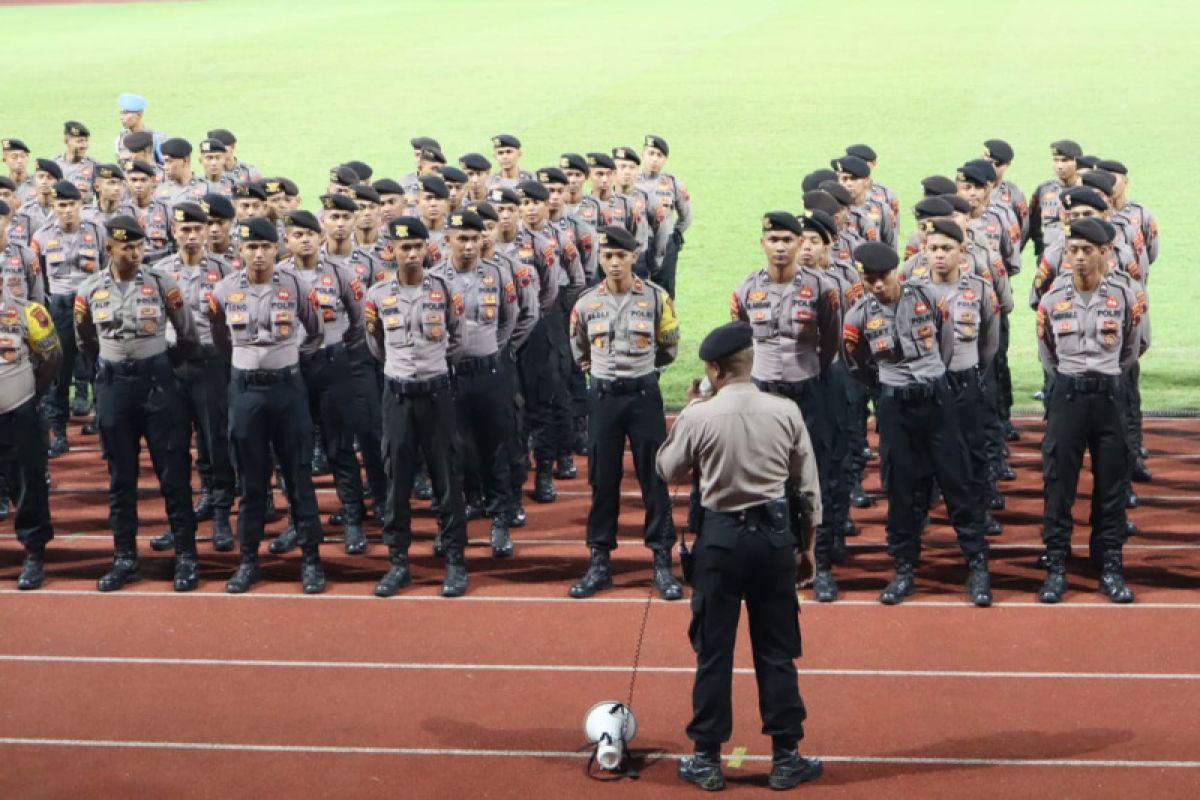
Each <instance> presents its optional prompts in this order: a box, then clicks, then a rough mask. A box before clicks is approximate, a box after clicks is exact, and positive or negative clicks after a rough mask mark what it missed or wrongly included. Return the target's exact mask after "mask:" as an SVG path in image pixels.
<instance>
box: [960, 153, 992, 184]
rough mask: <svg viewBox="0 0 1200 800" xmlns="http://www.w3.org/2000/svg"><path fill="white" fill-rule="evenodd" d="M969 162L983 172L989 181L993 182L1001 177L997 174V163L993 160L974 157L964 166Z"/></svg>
mask: <svg viewBox="0 0 1200 800" xmlns="http://www.w3.org/2000/svg"><path fill="white" fill-rule="evenodd" d="M968 164H969V165H971V166H972V167H975V168H977V169H978V170H979V171H980V172H981V173H982V174H983V176H984V177H985V178H987V179H988V183H991V182H992V181H994V180H996V178H998V177H1000V176H999V175H997V174H996V165H995V164H993V163H992V162H991V161H988V160H987V159H986V158H973V159H971V160H970V161H968V162H967V163H966V164H964V165H963V166H967V165H968Z"/></svg>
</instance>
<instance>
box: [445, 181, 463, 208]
mask: <svg viewBox="0 0 1200 800" xmlns="http://www.w3.org/2000/svg"><path fill="white" fill-rule="evenodd" d="M464 186H466V184H465V183H451V182H447V183H446V188H447V189H448V190H449V191H450V200H449V203H450V207H451V208H458V206H459V204H460V203H461V202H462V200H461V198H462V193H463V187H464Z"/></svg>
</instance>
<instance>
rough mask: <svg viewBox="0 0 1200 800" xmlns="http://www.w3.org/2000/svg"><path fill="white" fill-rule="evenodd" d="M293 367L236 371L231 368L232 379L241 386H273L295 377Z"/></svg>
mask: <svg viewBox="0 0 1200 800" xmlns="http://www.w3.org/2000/svg"><path fill="white" fill-rule="evenodd" d="M297 373H298V370H297V368H296V366H295V365H292V366H290V367H283V368H281V369H238V368H237V367H234V368H233V378H234V380H236V381H237V382H238V383H240V384H241V385H243V386H274V385H275V384H277V383H284V382H286V381H288V380H289V379H291V377H292V376H293V375H296V374H297Z"/></svg>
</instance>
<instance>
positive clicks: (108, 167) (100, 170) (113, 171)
mask: <svg viewBox="0 0 1200 800" xmlns="http://www.w3.org/2000/svg"><path fill="white" fill-rule="evenodd" d="M96 177H97V178H100V179H103V180H108V179H109V178H117V179H118V180H122V181H123V180H125V170H123V169H121V168H120V167H119V166H117V165H116V164H101V165H100V166H98V167H96Z"/></svg>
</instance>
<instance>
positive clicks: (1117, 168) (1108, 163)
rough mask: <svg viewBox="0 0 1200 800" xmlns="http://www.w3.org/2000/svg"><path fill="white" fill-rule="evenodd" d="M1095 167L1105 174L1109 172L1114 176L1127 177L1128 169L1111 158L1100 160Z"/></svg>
mask: <svg viewBox="0 0 1200 800" xmlns="http://www.w3.org/2000/svg"><path fill="white" fill-rule="evenodd" d="M1096 166H1097V167H1098V168H1100V169H1102V170H1104V171H1105V172H1111V173H1113V174H1114V175H1128V174H1129V168H1128V167H1126V166H1125V165H1124V164H1122V163H1121V162H1120V161H1117V160H1115V159H1112V158H1102V159H1100V160H1099V161H1097V162H1096Z"/></svg>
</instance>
